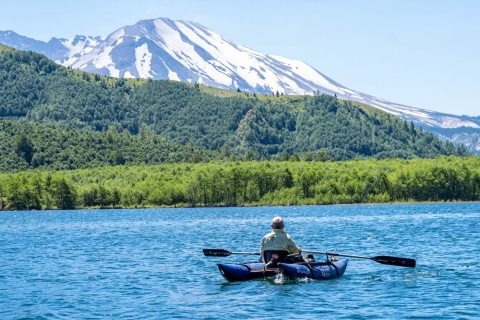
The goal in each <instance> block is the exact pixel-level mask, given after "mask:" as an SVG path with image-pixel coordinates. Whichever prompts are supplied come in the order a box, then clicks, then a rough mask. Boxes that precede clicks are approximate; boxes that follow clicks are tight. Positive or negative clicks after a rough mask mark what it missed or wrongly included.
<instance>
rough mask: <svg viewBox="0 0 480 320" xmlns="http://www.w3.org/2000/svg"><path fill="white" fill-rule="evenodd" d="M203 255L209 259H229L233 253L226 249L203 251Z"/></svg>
mask: <svg viewBox="0 0 480 320" xmlns="http://www.w3.org/2000/svg"><path fill="white" fill-rule="evenodd" d="M203 254H204V255H205V256H207V257H228V256H229V255H231V254H232V253H231V252H230V251H228V250H225V249H203Z"/></svg>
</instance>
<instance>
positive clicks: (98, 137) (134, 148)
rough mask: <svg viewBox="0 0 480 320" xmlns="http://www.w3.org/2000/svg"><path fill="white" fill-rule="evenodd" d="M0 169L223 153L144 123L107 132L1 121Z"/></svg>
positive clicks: (67, 167)
mask: <svg viewBox="0 0 480 320" xmlns="http://www.w3.org/2000/svg"><path fill="white" fill-rule="evenodd" d="M0 150H2V152H1V153H0V172H15V171H22V170H27V169H39V170H72V169H80V168H93V167H100V166H108V165H131V164H158V163H164V162H170V163H174V162H193V163H195V162H200V161H210V160H214V159H223V158H224V156H223V154H222V153H219V152H215V151H208V150H205V149H203V148H199V147H195V146H194V145H192V144H189V145H186V146H181V145H178V144H174V143H171V142H168V141H165V139H164V138H162V137H159V136H157V135H155V134H154V133H153V132H152V131H151V130H149V129H148V127H146V128H142V130H140V133H139V134H138V135H136V136H134V135H131V134H130V133H129V132H128V131H124V132H118V131H117V130H116V128H115V127H113V126H112V127H110V129H109V130H107V131H105V132H95V131H88V130H70V129H68V128H66V129H58V128H54V127H51V126H45V125H40V124H36V123H27V124H23V123H13V122H11V121H7V120H3V121H0Z"/></svg>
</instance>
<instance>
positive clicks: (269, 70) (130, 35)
mask: <svg viewBox="0 0 480 320" xmlns="http://www.w3.org/2000/svg"><path fill="white" fill-rule="evenodd" d="M0 43H3V44H5V45H8V46H11V47H14V48H17V49H21V50H32V51H36V52H39V53H42V54H45V55H46V56H47V57H49V58H51V59H52V60H54V61H56V62H57V63H59V64H62V65H64V66H68V67H72V68H75V69H79V70H83V71H87V72H92V73H98V74H102V75H109V76H113V77H125V78H137V77H139V78H151V79H170V80H178V81H184V82H191V83H194V82H198V83H201V84H204V85H208V86H214V87H219V88H224V89H231V90H237V88H240V89H241V90H242V91H248V92H256V93H272V92H277V91H279V92H283V93H284V94H299V95H302V94H313V93H314V92H317V91H318V92H321V93H326V94H330V95H333V94H335V95H337V97H339V98H341V99H347V100H353V101H358V102H362V103H365V104H369V105H372V106H375V107H377V108H379V109H382V110H384V111H386V112H389V113H391V114H394V115H396V116H398V117H400V118H402V119H406V120H412V121H413V122H414V123H416V124H417V125H420V126H422V127H423V128H424V129H427V130H430V131H432V132H436V130H435V129H441V130H443V131H442V132H441V133H437V134H438V135H439V136H441V137H443V138H446V139H451V140H453V141H455V142H457V143H461V142H463V141H465V142H467V141H468V142H469V150H471V151H474V152H478V151H477V150H480V142H479V143H478V144H475V143H472V141H473V140H471V139H470V140H468V139H469V138H468V137H464V136H463V135H459V134H460V133H462V130H463V129H462V128H466V129H468V131H469V133H468V134H467V136H468V135H469V134H471V133H472V131H473V132H478V133H480V118H471V117H466V116H454V115H449V114H443V113H438V112H435V111H429V110H423V109H418V108H413V107H409V106H405V105H401V104H396V103H392V102H389V101H386V100H384V99H380V98H376V97H374V96H371V95H368V94H364V93H361V92H359V91H356V90H352V89H349V88H346V87H344V86H342V85H341V84H339V83H337V82H335V81H334V80H332V79H330V78H328V77H327V76H325V75H324V74H322V73H321V72H319V71H317V70H315V69H314V68H312V67H311V66H309V65H308V64H306V63H304V62H302V61H298V60H291V59H286V58H283V57H280V56H276V55H269V54H264V53H260V52H257V51H254V50H252V49H249V48H246V47H244V46H242V45H239V44H236V43H234V42H232V41H231V40H229V39H227V38H225V37H223V36H221V35H219V34H217V33H215V32H213V31H211V30H209V29H207V28H205V27H204V26H202V25H200V24H198V23H196V22H191V21H183V20H178V21H173V20H170V19H166V18H161V19H155V20H142V21H139V22H138V23H136V24H135V25H132V26H126V27H123V28H120V29H118V30H116V31H115V32H113V33H112V34H110V35H109V36H108V37H106V38H101V37H86V36H76V37H74V38H72V39H57V38H52V39H51V40H50V41H49V42H42V41H37V40H34V39H29V38H27V37H23V36H20V35H18V34H16V33H14V32H13V31H4V32H2V31H0ZM454 135H456V136H455V139H453V136H454ZM462 137H463V138H462Z"/></svg>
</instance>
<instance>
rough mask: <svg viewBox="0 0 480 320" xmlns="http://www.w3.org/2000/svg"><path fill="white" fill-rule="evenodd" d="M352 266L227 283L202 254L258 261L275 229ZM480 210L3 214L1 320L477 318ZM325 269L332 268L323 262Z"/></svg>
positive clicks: (455, 207)
mask: <svg viewBox="0 0 480 320" xmlns="http://www.w3.org/2000/svg"><path fill="white" fill-rule="evenodd" d="M276 215H280V216H282V217H283V218H284V219H285V230H286V231H287V232H289V233H290V235H291V236H292V237H293V238H294V240H295V241H296V243H297V244H298V245H299V246H300V247H302V248H303V249H310V250H319V251H327V250H328V251H333V250H335V248H336V247H337V246H338V252H339V253H344V254H354V255H362V256H377V255H392V256H398V257H408V258H414V259H416V260H417V268H415V269H411V268H401V267H395V266H387V265H382V264H379V263H376V262H374V261H370V260H360V259H350V262H349V266H348V268H347V271H346V273H345V275H344V276H343V277H342V278H340V279H336V280H330V281H308V282H297V283H292V282H290V283H275V282H274V281H265V280H256V281H249V282H243V283H228V282H226V281H225V280H224V279H223V278H222V277H221V275H220V273H219V272H218V269H217V266H216V263H217V262H220V261H222V262H227V261H228V262H246V261H255V260H256V258H255V257H254V256H238V255H237V256H230V257H226V258H207V257H204V256H203V253H202V248H224V249H228V250H231V251H258V250H259V248H258V246H259V242H260V239H261V237H262V236H263V235H264V234H265V233H267V232H269V225H270V221H271V219H272V218H273V217H274V216H276ZM479 230H480V204H478V203H466V204H421V205H362V206H312V207H259V208H210V209H203V208H202V209H151V210H150V209H145V210H88V211H45V212H33V211H29V212H2V213H0V258H1V261H0V318H1V319H21V318H27V319H72V318H89V319H95V318H98V319H108V318H112V319H120V318H129V319H163V318H201V319H216V318H219V319H224V318H227V317H228V318H236V319H239V318H259V319H267V318H268V319H277V318H278V319H280V318H302V319H309V318H311V319H318V318H321V317H333V318H336V319H338V318H340V319H341V318H344V319H366V318H368V319H371V318H380V319H385V318H390V319H396V318H400V319H404V318H414V319H439V318H446V319H448V318H452V319H459V318H461V319H476V318H479V317H480V272H479V271H480V270H479V260H480V258H479V256H480V255H479V253H480V249H479V247H480V235H479ZM316 258H317V260H320V259H323V257H321V256H317V257H316Z"/></svg>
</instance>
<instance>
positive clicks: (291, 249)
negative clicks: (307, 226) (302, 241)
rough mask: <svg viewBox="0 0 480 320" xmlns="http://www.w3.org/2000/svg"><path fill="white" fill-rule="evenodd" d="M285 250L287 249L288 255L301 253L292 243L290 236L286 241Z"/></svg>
mask: <svg viewBox="0 0 480 320" xmlns="http://www.w3.org/2000/svg"><path fill="white" fill-rule="evenodd" d="M287 249H288V253H301V252H302V249H300V248H299V247H298V246H297V245H296V244H295V242H294V241H293V239H292V238H291V237H290V236H289V237H288V239H287Z"/></svg>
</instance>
